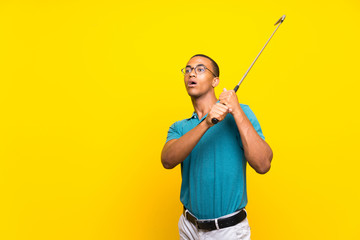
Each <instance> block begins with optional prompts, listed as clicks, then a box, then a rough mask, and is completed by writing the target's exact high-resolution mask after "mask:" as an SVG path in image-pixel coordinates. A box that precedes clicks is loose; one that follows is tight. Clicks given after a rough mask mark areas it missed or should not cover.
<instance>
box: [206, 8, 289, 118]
mask: <svg viewBox="0 0 360 240" xmlns="http://www.w3.org/2000/svg"><path fill="white" fill-rule="evenodd" d="M284 19H285V15H283V16H282V17H281V18H280V19H279V20H278V21H277V22H276V23H275V25H277V24H278V26H277V27H276V29H275V30H274V32H273V33H272V34H271V36H270V38H269V39H268V40H267V42H266V43H265V45H264V47H263V48H262V49H261V51H260V52H259V54H258V55H257V56H256V58H255V60H254V61H253V62H252V64H251V65H250V67H249V69H248V70H247V71H246V73H245V74H244V76H243V77H242V78H241V80H240V82H239V83H238V84H237V85H236V86H235V88H234V91H235V92H237V90H238V89H239V87H240V84H241V83H242V82H243V81H244V79H245V77H246V76H247V74H248V73H249V71H250V69H251V68H252V67H253V65H254V64H255V62H256V60H257V59H258V58H259V56H260V54H261V53H262V51H263V50H264V49H265V47H266V45H267V44H268V43H269V42H270V40H271V38H272V37H273V36H274V34H275V32H276V30H277V29H278V28H279V27H280V25H281V23H282V22H283V21H284ZM211 122H212V123H213V124H216V123H218V122H219V120H218V119H216V118H213V119H211Z"/></svg>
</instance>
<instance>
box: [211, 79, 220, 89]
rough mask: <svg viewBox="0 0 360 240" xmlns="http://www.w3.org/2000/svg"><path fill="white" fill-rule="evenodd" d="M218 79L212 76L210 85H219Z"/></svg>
mask: <svg viewBox="0 0 360 240" xmlns="http://www.w3.org/2000/svg"><path fill="white" fill-rule="evenodd" d="M219 82H220V79H219V78H218V77H215V78H213V81H212V87H213V88H215V87H217V85H219Z"/></svg>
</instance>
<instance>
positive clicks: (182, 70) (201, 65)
mask: <svg viewBox="0 0 360 240" xmlns="http://www.w3.org/2000/svg"><path fill="white" fill-rule="evenodd" d="M197 67H204V68H205V70H206V69H207V70H209V71H210V72H211V73H212V74H213V75H214V76H215V77H218V76H216V74H215V73H213V71H211V70H210V69H209V68H208V67H206V66H205V65H204V64H198V65H196V66H195V67H191V66H189V65H188V66H186V67H184V68H183V69H181V72H182V73H183V74H184V76H185V75H186V74H190V73H192V71H193V69H194V72H195V73H196V74H198V73H197V72H196V70H195V69H196V68H197ZM186 68H190V69H191V71H190V72H189V73H186V71H185V69H186ZM201 74H202V73H201Z"/></svg>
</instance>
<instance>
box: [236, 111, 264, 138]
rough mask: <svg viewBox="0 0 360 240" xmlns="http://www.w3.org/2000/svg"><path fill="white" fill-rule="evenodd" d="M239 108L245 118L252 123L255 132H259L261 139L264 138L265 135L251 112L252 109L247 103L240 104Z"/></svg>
mask: <svg viewBox="0 0 360 240" xmlns="http://www.w3.org/2000/svg"><path fill="white" fill-rule="evenodd" d="M241 108H242V110H243V111H244V113H245V115H246V116H247V118H248V119H249V120H250V122H251V124H252V125H253V127H254V128H255V130H256V132H257V133H258V134H259V136H260V137H261V138H262V139H263V140H265V136H264V134H263V132H262V130H261V127H260V123H259V121H258V120H257V118H256V117H255V114H254V113H253V111H252V110H251V109H250V107H249V106H248V105H244V104H241Z"/></svg>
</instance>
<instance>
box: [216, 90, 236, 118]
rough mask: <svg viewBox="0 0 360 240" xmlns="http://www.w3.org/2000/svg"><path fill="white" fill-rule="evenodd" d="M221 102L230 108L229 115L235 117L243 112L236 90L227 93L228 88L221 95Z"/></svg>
mask: <svg viewBox="0 0 360 240" xmlns="http://www.w3.org/2000/svg"><path fill="white" fill-rule="evenodd" d="M219 100H220V103H221V104H224V105H225V106H227V107H228V108H229V113H231V114H233V115H234V114H237V113H239V112H240V111H241V107H240V104H239V100H238V98H237V96H236V93H235V91H234V90H229V91H227V90H226V88H224V91H223V92H222V93H221V94H220V97H219Z"/></svg>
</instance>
